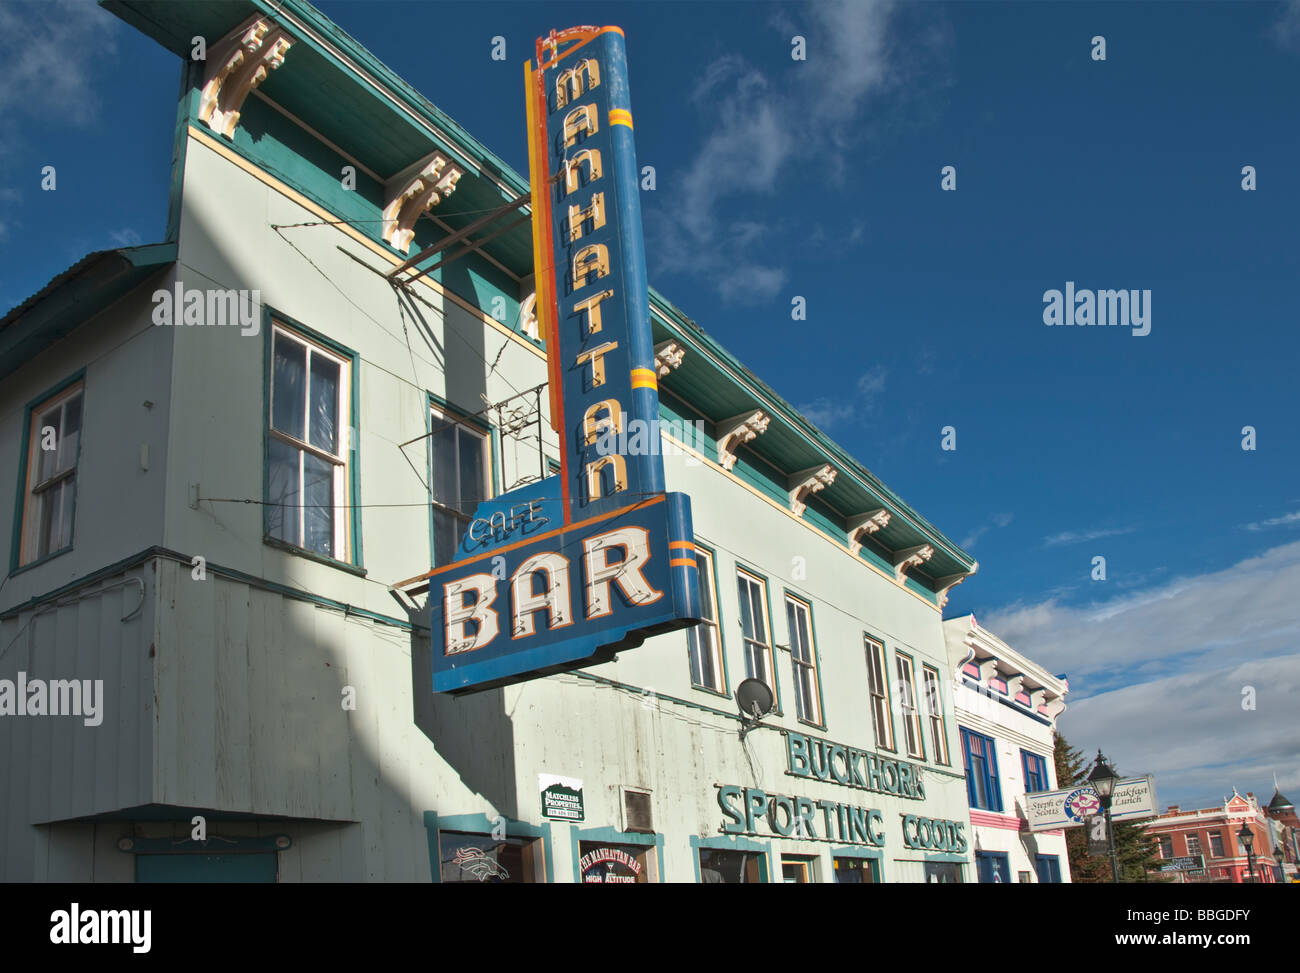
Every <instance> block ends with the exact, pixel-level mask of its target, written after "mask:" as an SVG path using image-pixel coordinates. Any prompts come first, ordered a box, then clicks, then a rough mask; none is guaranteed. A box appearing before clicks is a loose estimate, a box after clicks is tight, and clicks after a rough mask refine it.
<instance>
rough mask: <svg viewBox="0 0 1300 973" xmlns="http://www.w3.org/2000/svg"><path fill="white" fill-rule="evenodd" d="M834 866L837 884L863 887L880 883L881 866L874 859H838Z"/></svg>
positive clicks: (835, 860)
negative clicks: (864, 884) (862, 885)
mask: <svg viewBox="0 0 1300 973" xmlns="http://www.w3.org/2000/svg"><path fill="white" fill-rule="evenodd" d="M834 866H835V881H836V883H837V884H841V885H861V884H863V883H867V882H870V883H876V882H879V881H880V865H879V864H878V863H877V862H876V860H875V859H873V858H836V859H834Z"/></svg>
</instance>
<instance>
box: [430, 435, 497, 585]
mask: <svg viewBox="0 0 1300 973" xmlns="http://www.w3.org/2000/svg"><path fill="white" fill-rule="evenodd" d="M432 425H433V434H432V435H431V436H430V437H429V441H430V444H431V445H430V450H431V452H432V453H433V480H432V484H431V485H432V487H433V563H434V566H439V565H443V564H450V563H451V562H452V561H454V560H455V559H456V549H457V548H458V547H459V546H460V539H461V536H462V535H463V534H464V533H465V529H466V528H467V527H468V526H469V524H470V521H471V520H472V519H473V517H474V509H475V508H476V507H477V506H478V503H479V501H480V500H486V499H487V498H488V493H489V489H488V459H487V456H488V446H487V442H488V441H487V436H486V435H485V434H484V433H482V432H479V431H477V430H475V429H471V428H470V427H469V426H467V425H465V423H463V422H457V421H456V420H455V419H454V418H452V417H450V416H445V415H442V414H441V413H439V412H438V411H437V410H436V409H435V410H433V415H432Z"/></svg>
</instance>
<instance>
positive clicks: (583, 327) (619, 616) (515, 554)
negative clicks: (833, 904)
mask: <svg viewBox="0 0 1300 973" xmlns="http://www.w3.org/2000/svg"><path fill="white" fill-rule="evenodd" d="M525 79H526V85H525V90H526V97H527V108H528V112H527V114H528V149H529V152H528V155H529V175H530V179H531V183H532V210H533V257H534V266H535V268H536V271H535V280H536V284H537V303H536V313H537V319H538V323H539V325H540V327H541V334H542V336H543V338H544V339H545V341H546V351H547V369H548V377H549V384H550V406H551V423H552V425H553V426H554V428H555V429H556V430H557V432H558V433H559V438H560V443H561V448H560V473H559V476H558V477H550V478H547V479H545V480H542V481H541V482H540V483H534V484H530V485H529V486H525V487H521V488H520V489H518V490H513V491H510V492H508V493H506V494H503V495H501V496H499V497H495V498H493V499H492V500H490V501H486V502H484V503H481V504H479V507H478V509H477V510H476V511H475V514H474V517H473V519H472V520H471V522H470V524H469V526H468V528H467V530H466V532H465V534H464V535H463V537H462V540H461V544H460V547H459V549H458V552H457V560H455V561H454V562H453V563H451V564H448V565H443V566H439V567H436V568H434V569H433V570H432V571H430V572H429V573H428V574H426V575H424V576H422V577H421V578H418V579H412V581H413V582H427V585H426V586H425V587H427V590H428V592H429V599H428V610H429V616H430V630H431V632H432V640H433V649H434V651H433V687H434V690H435V691H437V692H446V693H464V692H474V691H478V690H482V689H488V688H491V687H494V686H502V685H508V684H510V683H514V682H520V681H522V680H525V679H532V678H536V677H538V676H543V675H547V674H550V673H554V672H564V671H567V670H570V669H576V668H581V667H584V666H589V665H594V664H597V663H600V662H606V661H608V660H610V659H611V658H612V657H613V655H614V653H615V652H617V651H621V650H624V649H629V648H635V647H636V646H639V645H640V644H641V643H642V642H643V641H644V640H645V639H646V638H647V637H648V636H650V635H653V634H656V633H659V632H666V631H672V630H674V629H679V628H684V627H686V626H688V625H693V624H695V623H696V622H698V620H699V618H700V615H701V605H700V596H699V577H698V567H697V564H696V560H695V538H694V531H693V529H692V525H691V507H690V498H689V497H687V496H686V495H685V494H680V493H666V492H665V490H664V467H663V456H662V451H661V450H660V449H659V436H660V433H659V387H658V372H657V370H656V367H655V360H654V343H653V338H652V334H651V330H650V295H649V287H648V285H647V283H646V271H645V252H644V243H643V240H642V232H641V201H640V188H639V185H638V180H637V166H636V150H635V146H634V144H633V139H632V110H631V102H630V101H629V95H628V81H627V53H626V50H625V47H624V42H623V32H622V30H620V29H619V28H617V27H575V28H572V29H570V30H566V31H562V32H559V33H557V32H555V31H552V32H551V34H550V35H549V36H548V37H546V38H543V39H539V40H538V42H537V62H536V64H534V63H532V62H530V63H529V64H528V65H527V67H526V70H525ZM408 584H410V583H409V582H404V583H403V584H402V585H398V586H396V587H398V588H401V589H402V590H404V591H407V592H408V593H411V594H416V593H419V592H420V591H421V590H424V587H407V585H408Z"/></svg>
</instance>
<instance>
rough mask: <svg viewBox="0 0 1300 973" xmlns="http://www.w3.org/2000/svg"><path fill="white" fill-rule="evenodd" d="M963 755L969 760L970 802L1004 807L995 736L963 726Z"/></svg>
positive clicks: (988, 808) (998, 808) (994, 808)
mask: <svg viewBox="0 0 1300 973" xmlns="http://www.w3.org/2000/svg"><path fill="white" fill-rule="evenodd" d="M961 749H962V756H963V758H964V760H965V763H966V796H967V798H968V799H969V800H970V806H971V807H973V808H978V809H979V810H982V811H1001V810H1002V788H1001V786H1000V785H999V784H998V756H997V753H996V751H995V750H994V747H993V738H992V737H986V736H984V735H983V734H982V733H974V732H972V731H970V730H967V729H965V728H964V727H963V728H962V731H961Z"/></svg>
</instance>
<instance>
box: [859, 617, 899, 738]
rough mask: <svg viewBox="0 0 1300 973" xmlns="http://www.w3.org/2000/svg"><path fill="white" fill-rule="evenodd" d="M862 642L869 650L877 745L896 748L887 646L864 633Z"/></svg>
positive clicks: (869, 680)
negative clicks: (890, 704)
mask: <svg viewBox="0 0 1300 973" xmlns="http://www.w3.org/2000/svg"><path fill="white" fill-rule="evenodd" d="M862 642H863V644H864V645H865V646H866V652H867V685H868V690H869V691H870V693H871V727H872V729H873V730H875V733H876V745H877V746H879V747H882V748H883V749H885V750H893V749H894V714H893V713H892V712H891V711H890V708H889V679H888V675H887V674H888V670H887V669H886V663H885V646H884V643H882V642H877V641H876V640H875V639H873V638H872V637H871V636H869V635H867V634H865V633H864V634H863V636H862Z"/></svg>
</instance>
